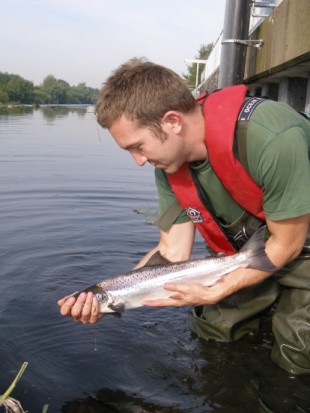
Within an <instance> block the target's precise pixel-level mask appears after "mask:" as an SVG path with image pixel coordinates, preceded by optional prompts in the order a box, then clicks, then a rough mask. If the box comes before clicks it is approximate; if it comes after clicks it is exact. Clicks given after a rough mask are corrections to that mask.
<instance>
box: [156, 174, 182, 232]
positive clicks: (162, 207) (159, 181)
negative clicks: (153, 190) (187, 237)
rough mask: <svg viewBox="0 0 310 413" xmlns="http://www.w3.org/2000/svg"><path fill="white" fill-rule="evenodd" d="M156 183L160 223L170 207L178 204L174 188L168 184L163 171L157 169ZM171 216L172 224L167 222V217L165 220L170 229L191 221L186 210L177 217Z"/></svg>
mask: <svg viewBox="0 0 310 413" xmlns="http://www.w3.org/2000/svg"><path fill="white" fill-rule="evenodd" d="M155 181H156V187H157V191H158V199H159V211H158V212H159V219H158V222H159V223H160V222H161V218H162V217H163V216H164V214H165V213H166V212H167V211H168V209H169V207H171V205H172V204H174V203H176V202H177V201H176V197H175V195H174V192H173V191H172V188H171V186H170V185H169V183H168V179H167V176H166V174H165V172H164V171H163V170H162V169H156V168H155ZM169 215H170V216H171V222H167V215H166V219H165V226H168V227H170V226H171V225H172V224H181V223H183V222H187V221H189V218H188V216H187V215H186V212H185V211H184V210H182V212H181V213H177V215H178V216H177V217H176V216H173V215H174V214H169ZM168 220H169V218H168ZM159 226H160V225H159Z"/></svg>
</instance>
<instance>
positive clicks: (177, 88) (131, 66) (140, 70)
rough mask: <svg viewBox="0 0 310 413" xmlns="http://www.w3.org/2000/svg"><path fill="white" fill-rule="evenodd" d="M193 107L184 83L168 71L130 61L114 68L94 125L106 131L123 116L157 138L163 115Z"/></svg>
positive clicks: (151, 64)
mask: <svg viewBox="0 0 310 413" xmlns="http://www.w3.org/2000/svg"><path fill="white" fill-rule="evenodd" d="M196 105H197V102H196V100H195V99H194V97H193V96H192V94H191V92H190V91H189V89H188V87H187V86H186V84H185V82H184V81H183V80H182V79H181V77H180V76H178V75H177V74H176V73H175V72H173V71H172V70H170V69H168V68H166V67H164V66H160V65H157V64H155V63H152V62H149V61H147V60H146V59H144V58H133V59H130V60H129V61H128V62H126V63H124V64H123V65H121V66H120V67H119V68H117V69H116V70H115V71H114V72H113V73H112V74H111V76H110V77H109V78H108V79H107V80H106V82H105V83H104V84H103V86H102V89H101V91H100V94H99V98H98V103H97V110H96V112H97V121H98V123H99V124H100V125H101V126H102V127H104V128H110V127H111V126H112V124H113V122H114V121H115V120H117V119H118V118H119V117H120V116H122V115H126V116H127V117H128V118H129V119H131V120H134V121H136V122H137V123H138V124H139V125H140V126H149V127H151V128H152V129H153V130H154V132H155V133H156V134H157V135H158V134H159V135H160V134H161V125H160V122H161V120H162V118H163V116H164V114H165V113H166V112H168V111H169V110H177V111H180V112H183V113H187V112H190V111H192V110H193V109H194V108H195V107H196Z"/></svg>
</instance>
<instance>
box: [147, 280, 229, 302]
mask: <svg viewBox="0 0 310 413" xmlns="http://www.w3.org/2000/svg"><path fill="white" fill-rule="evenodd" d="M164 288H165V290H168V291H171V292H173V294H171V296H170V297H169V298H163V299H158V300H144V301H143V305H145V306H147V307H183V306H186V305H189V306H197V305H203V304H209V305H212V304H216V303H217V302H219V301H221V300H222V299H223V298H224V297H225V296H226V295H227V293H225V288H223V282H222V281H220V282H218V283H216V284H215V285H213V286H212V287H204V286H203V285H202V284H200V283H194V282H192V283H180V284H170V283H169V284H165V285H164Z"/></svg>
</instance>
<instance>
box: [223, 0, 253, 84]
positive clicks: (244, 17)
mask: <svg viewBox="0 0 310 413" xmlns="http://www.w3.org/2000/svg"><path fill="white" fill-rule="evenodd" d="M250 11H251V0H226V7H225V18H224V28H223V37H222V39H223V40H222V51H221V61H220V71H219V80H218V87H219V88H222V87H225V86H230V85H235V84H239V83H242V81H243V75H244V66H245V55H246V47H247V46H246V45H244V44H239V43H236V42H234V41H231V40H232V39H239V40H246V39H248V35H249V23H250ZM225 40H230V42H227V43H225Z"/></svg>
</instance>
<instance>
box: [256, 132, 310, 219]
mask: <svg viewBox="0 0 310 413" xmlns="http://www.w3.org/2000/svg"><path fill="white" fill-rule="evenodd" d="M308 151H309V149H308V143H307V137H306V136H305V132H304V131H303V130H302V129H301V128H299V127H292V128H290V129H287V130H285V131H283V132H281V133H279V134H278V135H276V136H275V137H274V138H273V139H272V140H270V141H269V142H268V143H266V144H265V145H264V147H263V149H262V151H261V152H260V156H259V158H258V159H257V165H256V171H254V172H253V177H254V179H255V180H256V181H257V182H258V184H259V185H260V186H261V187H262V188H263V192H264V200H263V208H264V211H265V214H266V216H267V217H268V218H269V219H270V220H275V221H276V220H281V219H289V218H294V217H297V216H301V215H304V214H307V213H310V164H309V152H308Z"/></svg>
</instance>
